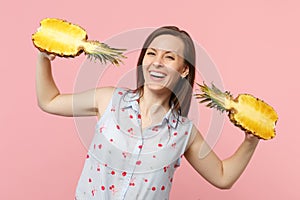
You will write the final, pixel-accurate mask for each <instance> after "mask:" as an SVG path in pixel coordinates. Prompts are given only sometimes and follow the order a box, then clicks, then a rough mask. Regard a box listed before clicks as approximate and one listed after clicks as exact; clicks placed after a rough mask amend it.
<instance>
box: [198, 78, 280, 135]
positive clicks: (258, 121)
mask: <svg viewBox="0 0 300 200" xmlns="http://www.w3.org/2000/svg"><path fill="white" fill-rule="evenodd" d="M197 84H198V83H197ZM198 85H199V86H200V89H201V91H202V93H201V94H196V95H195V96H196V98H197V99H201V101H200V103H204V102H208V104H207V107H210V108H216V109H218V110H220V111H221V112H224V111H226V112H228V117H229V119H230V121H231V122H232V123H233V124H234V125H236V126H238V127H240V128H241V129H242V130H244V131H246V132H248V133H252V134H253V135H255V136H257V137H259V138H261V139H265V140H268V139H272V138H273V137H275V135H276V132H275V125H276V122H277V120H278V116H277V113H276V111H275V110H274V109H273V108H272V107H271V106H270V105H268V104H266V103H265V102H264V101H262V100H260V99H258V98H256V97H254V96H252V95H250V94H240V95H238V96H237V97H236V98H233V97H232V95H231V94H230V93H229V92H227V91H226V92H222V91H221V90H219V89H218V88H217V87H216V86H215V85H214V84H212V87H211V88H210V87H208V86H207V85H206V84H205V83H204V84H203V85H200V84H198Z"/></svg>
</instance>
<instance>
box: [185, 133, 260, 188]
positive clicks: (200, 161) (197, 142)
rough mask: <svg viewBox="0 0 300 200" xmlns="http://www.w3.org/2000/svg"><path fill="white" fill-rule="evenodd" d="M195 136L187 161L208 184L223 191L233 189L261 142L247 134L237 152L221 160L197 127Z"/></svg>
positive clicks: (187, 154)
mask: <svg viewBox="0 0 300 200" xmlns="http://www.w3.org/2000/svg"><path fill="white" fill-rule="evenodd" d="M193 134H195V138H194V140H193V141H192V143H191V145H190V146H189V148H188V149H187V151H186V152H185V157H186V159H187V160H188V161H189V162H190V164H191V165H192V166H193V167H194V168H195V170H196V171H197V172H198V173H199V174H201V175H202V176H203V177H204V178H205V179H206V180H207V181H208V182H210V183H211V184H213V185H214V186H216V187H218V188H221V189H229V188H231V187H232V185H233V184H234V183H235V182H236V181H237V180H238V178H239V177H240V175H241V174H242V173H243V171H244V170H245V168H246V166H247V165H248V163H249V161H250V159H251V157H252V155H253V153H254V151H255V148H256V146H257V144H258V142H259V139H258V138H257V137H255V136H253V135H251V134H248V133H246V136H245V139H244V141H243V143H242V144H241V145H240V146H239V148H238V149H237V150H236V152H235V153H234V154H233V155H232V156H231V157H229V158H228V159H225V160H220V159H219V158H218V156H217V155H216V154H215V153H214V152H213V150H212V149H211V148H210V147H209V145H208V144H207V143H206V142H205V141H204V139H203V137H202V136H201V134H200V133H199V131H198V130H197V129H196V128H195V127H194V128H193ZM201 152H202V153H201ZM205 152H207V154H206V153H205ZM203 153H204V154H203Z"/></svg>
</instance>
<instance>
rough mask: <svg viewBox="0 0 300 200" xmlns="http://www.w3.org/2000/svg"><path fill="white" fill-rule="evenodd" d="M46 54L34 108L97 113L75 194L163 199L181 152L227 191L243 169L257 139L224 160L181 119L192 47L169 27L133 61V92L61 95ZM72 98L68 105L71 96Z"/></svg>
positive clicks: (79, 199)
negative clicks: (204, 152)
mask: <svg viewBox="0 0 300 200" xmlns="http://www.w3.org/2000/svg"><path fill="white" fill-rule="evenodd" d="M53 59H54V57H53V56H52V57H51V56H50V55H47V54H44V53H39V55H38V64H37V78H36V79H37V81H36V83H37V97H38V100H39V105H40V107H41V108H42V109H43V110H44V111H46V112H49V113H52V114H57V115H63V116H74V115H76V116H98V117H99V121H98V122H97V125H96V129H95V135H94V138H93V141H92V143H91V145H90V147H89V150H88V153H87V156H86V161H85V164H84V168H83V170H82V174H81V176H80V179H79V182H78V186H77V189H76V199H77V200H83V199H124V200H125V199H126V200H128V199H143V200H147V199H149V200H153V199H169V194H170V191H171V187H172V182H173V176H174V172H175V170H176V169H177V168H178V167H179V166H180V162H181V159H182V157H183V156H185V157H186V159H187V160H188V161H189V162H190V164H191V165H192V166H193V167H194V168H195V170H196V171H197V172H198V173H199V174H200V175H201V176H203V177H204V178H205V179H206V180H207V181H208V182H210V183H211V184H213V185H214V186H216V187H218V188H222V189H227V188H230V187H231V186H232V185H233V184H234V183H235V182H236V180H237V179H238V178H239V176H240V175H241V173H242V172H243V171H244V169H245V167H246V166H247V164H248V162H249V160H250V158H251V156H252V154H253V152H254V150H255V148H256V145H257V144H258V141H259V139H258V138H256V137H254V136H252V135H249V134H247V133H246V134H245V139H244V142H243V143H242V144H241V145H240V147H239V148H238V150H237V151H236V152H235V153H234V154H233V155H232V156H231V157H230V158H228V159H226V160H221V159H219V158H218V157H217V155H216V154H215V153H214V152H213V151H212V150H210V151H209V153H208V154H207V156H205V157H201V158H200V157H199V152H200V150H201V148H203V147H205V148H207V149H209V146H208V145H207V144H206V142H205V141H204V139H203V137H202V135H201V134H200V132H199V131H198V130H197V128H196V127H195V126H194V125H193V122H192V121H191V120H189V119H188V118H187V114H188V112H189V108H190V102H191V98H192V91H193V84H194V79H195V48H194V45H193V41H192V39H191V38H190V36H189V35H188V34H187V33H186V32H185V31H182V30H180V29H178V28H177V27H162V28H158V29H157V30H155V31H154V32H152V33H151V34H150V36H149V37H148V38H147V39H146V41H145V43H144V46H143V49H142V50H141V54H140V56H139V59H138V64H137V89H136V90H129V89H124V88H114V87H100V88H96V89H95V88H92V89H91V90H88V91H85V92H81V93H76V94H61V93H60V92H59V90H58V88H57V86H56V84H55V82H54V79H53V77H52V73H51V62H50V61H51V60H53ZM74 98H76V99H80V101H78V103H77V104H76V107H73V99H74Z"/></svg>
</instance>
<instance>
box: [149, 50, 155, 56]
mask: <svg viewBox="0 0 300 200" xmlns="http://www.w3.org/2000/svg"><path fill="white" fill-rule="evenodd" d="M147 55H149V56H154V55H155V53H154V52H151V51H150V52H147Z"/></svg>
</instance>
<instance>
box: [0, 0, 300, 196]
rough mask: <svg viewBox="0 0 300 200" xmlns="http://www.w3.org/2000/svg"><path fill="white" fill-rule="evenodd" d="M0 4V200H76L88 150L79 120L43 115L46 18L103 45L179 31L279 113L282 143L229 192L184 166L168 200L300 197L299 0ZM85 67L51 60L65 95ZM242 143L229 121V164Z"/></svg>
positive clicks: (233, 81)
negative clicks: (40, 47) (41, 58)
mask: <svg viewBox="0 0 300 200" xmlns="http://www.w3.org/2000/svg"><path fill="white" fill-rule="evenodd" d="M0 4H1V6H0V15H1V18H0V25H1V37H0V40H1V48H0V51H1V61H2V64H1V68H0V69H1V73H0V75H1V79H0V81H1V84H0V91H1V97H2V98H1V104H0V106H1V115H0V117H1V120H0V133H1V142H0V159H1V165H0V188H1V189H0V195H1V199H10V200H15V199H31V200H40V199H43V200H48V199H49V200H50V199H51V200H53V199H73V197H74V192H75V187H76V184H77V180H78V178H79V176H80V173H81V169H82V165H83V162H84V157H85V152H86V149H85V147H84V146H83V145H82V143H81V140H80V139H79V137H78V134H77V133H76V128H75V125H74V120H73V119H72V118H62V117H58V116H52V115H49V114H46V113H43V112H42V111H41V110H39V108H38V107H37V103H36V97H35V62H36V52H37V51H36V49H35V48H34V47H33V45H32V42H31V34H32V33H33V32H34V31H35V30H36V28H37V27H38V26H39V21H40V20H41V19H43V18H45V17H58V18H63V19H66V20H69V21H72V22H74V23H77V24H80V25H81V26H83V27H84V28H85V29H86V30H87V31H88V34H89V37H90V38H93V39H99V40H106V39H108V38H110V37H111V36H113V35H116V34H118V33H120V32H123V31H127V30H131V29H135V28H144V27H159V26H162V25H170V24H171V25H176V26H179V27H180V28H183V29H185V30H187V31H188V32H189V33H190V34H191V36H192V37H193V39H194V40H195V41H197V43H198V44H201V45H202V46H203V47H204V48H205V49H206V51H207V52H208V54H209V55H210V56H211V58H212V60H213V61H214V63H215V64H216V65H217V67H218V70H219V72H220V73H221V75H222V78H223V82H224V86H225V88H226V89H227V90H230V91H231V92H232V93H234V94H238V93H242V92H248V93H251V94H255V96H257V97H260V98H262V99H264V100H265V101H266V102H268V103H270V104H271V105H272V106H273V107H274V108H275V109H276V110H277V112H278V114H279V121H278V123H277V128H276V129H277V134H278V135H277V137H276V138H275V139H273V140H271V141H262V142H261V143H260V145H259V147H258V149H257V151H256V152H255V155H254V157H253V159H252V161H251V163H250V165H249V166H248V168H247V170H246V172H245V173H244V174H243V175H242V176H241V178H240V179H239V180H238V182H237V183H236V184H235V185H234V187H233V188H232V189H230V190H227V191H222V190H219V189H216V188H214V187H213V186H211V185H209V184H208V183H207V182H206V181H205V180H203V178H201V177H200V176H198V175H197V174H196V173H195V171H194V170H193V169H192V168H191V167H190V166H189V165H188V164H187V163H186V162H185V161H184V162H183V164H182V167H181V168H180V169H179V170H178V171H177V173H176V176H175V182H174V186H173V190H172V193H171V199H172V200H180V199H191V200H199V199H201V200H205V199H210V200H211V199H223V200H225V199H228V200H232V199H243V200H253V199H257V200H263V199H272V200H281V199H291V200H294V199H300V190H299V179H300V173H299V169H300V160H299V156H300V150H299V147H298V144H299V140H300V134H299V133H298V131H299V128H298V127H297V125H299V124H297V123H299V122H298V119H299V116H297V114H299V107H298V105H297V104H298V101H299V89H300V88H299V85H300V84H299V70H298V68H299V67H300V60H299V52H300V39H299V35H300V29H299V19H300V3H299V1H297V0H286V1H280V0H252V1H247V2H246V1H240V0H227V1H222V0H211V1H202V0H200V1H191V0H185V1H182V2H176V1H162V0H152V1H140V0H134V1H119V2H117V1H114V0H111V1H99V0H98V1H96V0H91V1H70V0H65V1H58V0H52V1H48V2H46V1H40V0H39V1H38V0H27V1H16V0H12V1H5V2H3V1H2V2H1V3H0ZM132 59H134V58H132ZM83 60H84V56H83V55H82V56H80V57H78V58H75V59H72V60H71V59H69V60H68V59H57V60H56V61H55V62H54V65H55V67H54V73H55V78H56V80H57V84H58V85H59V87H60V88H61V91H62V92H70V91H72V90H73V85H74V81H75V78H76V74H77V72H78V69H79V67H80V64H81V63H82V61H83ZM107 80H109V77H108V79H107ZM104 82H105V81H104ZM204 118H205V117H204ZM204 120H205V119H204ZM296 120H297V121H296ZM200 129H203V130H205V128H201V127H200ZM204 132H205V131H204ZM87 134H90V133H87ZM204 134H205V133H204ZM242 139H243V134H242V132H241V131H240V130H239V129H237V128H235V127H234V126H233V125H232V124H230V123H229V122H228V120H227V121H226V123H225V126H224V129H223V132H222V136H221V138H220V140H219V141H218V143H217V145H216V146H215V148H214V150H215V151H216V152H217V154H218V155H219V156H220V157H221V158H226V157H227V156H229V155H230V154H231V153H232V152H233V151H234V149H236V147H237V146H238V144H239V143H240V142H241V141H242Z"/></svg>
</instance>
